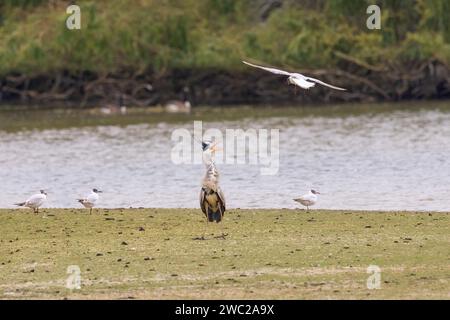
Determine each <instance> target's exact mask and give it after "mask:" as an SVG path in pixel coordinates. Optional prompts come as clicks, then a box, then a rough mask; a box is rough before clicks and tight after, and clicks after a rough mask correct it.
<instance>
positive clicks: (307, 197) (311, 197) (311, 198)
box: [294, 189, 320, 212]
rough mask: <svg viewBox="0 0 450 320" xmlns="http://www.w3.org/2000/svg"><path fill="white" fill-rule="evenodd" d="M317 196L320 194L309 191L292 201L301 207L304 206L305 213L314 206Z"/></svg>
mask: <svg viewBox="0 0 450 320" xmlns="http://www.w3.org/2000/svg"><path fill="white" fill-rule="evenodd" d="M318 194H320V192H318V191H316V190H313V189H311V190H310V191H309V192H308V193H307V194H304V195H302V196H301V197H299V198H297V199H294V201H297V202H300V203H301V204H302V205H304V206H305V207H306V212H308V211H309V207H310V206H313V205H315V204H316V202H317V195H318Z"/></svg>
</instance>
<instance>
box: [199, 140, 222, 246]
mask: <svg viewBox="0 0 450 320" xmlns="http://www.w3.org/2000/svg"><path fill="white" fill-rule="evenodd" d="M216 145H217V143H215V142H211V141H203V142H202V149H203V163H204V164H205V166H206V173H205V176H204V178H203V180H202V188H201V190H200V208H201V209H202V212H203V213H204V215H205V221H206V224H205V228H207V226H208V222H216V223H219V222H221V221H222V220H223V215H224V213H225V196H224V194H223V192H222V190H221V189H220V186H219V172H218V171H217V167H216V164H215V162H214V157H215V152H216V151H217V150H218V149H217V146H216ZM205 231H206V229H205ZM225 236H226V234H224V233H223V229H222V235H221V236H219V237H217V238H223V239H225ZM197 239H200V240H204V239H205V236H204V234H203V236H202V237H201V238H197Z"/></svg>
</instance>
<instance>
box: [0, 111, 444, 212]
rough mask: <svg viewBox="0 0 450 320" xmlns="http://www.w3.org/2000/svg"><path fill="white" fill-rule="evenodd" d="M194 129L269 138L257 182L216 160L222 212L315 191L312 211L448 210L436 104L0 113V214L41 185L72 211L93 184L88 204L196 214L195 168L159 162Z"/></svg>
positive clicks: (254, 170)
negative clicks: (273, 135)
mask: <svg viewBox="0 0 450 320" xmlns="http://www.w3.org/2000/svg"><path fill="white" fill-rule="evenodd" d="M194 121H202V123H203V128H204V129H205V130H206V129H210V128H216V129H218V130H219V131H220V132H223V133H225V131H226V129H242V130H248V129H255V130H259V129H278V130H279V133H280V134H279V151H280V152H279V163H278V165H279V168H278V172H277V174H275V175H261V168H262V165H259V164H255V165H252V164H248V163H247V164H229V163H219V164H218V166H219V170H220V173H221V186H222V188H223V189H224V191H225V194H226V197H227V206H228V207H229V208H295V207H296V204H295V202H294V201H292V199H293V198H295V197H297V196H299V195H301V194H303V193H305V192H306V191H307V190H308V189H310V188H316V189H318V190H319V191H320V192H321V193H322V195H321V196H320V199H319V202H318V204H317V208H324V209H361V210H379V209H381V210H426V211H447V210H448V208H450V189H449V188H448V186H450V164H449V161H448V150H450V131H449V130H450V129H449V128H450V105H449V104H448V103H446V102H443V103H436V102H423V103H408V104H355V105H346V106H328V107H320V108H316V107H314V108H308V107H302V108H299V107H283V108H280V107H277V108H262V107H257V108H256V107H245V106H243V107H237V108H226V112H224V109H215V108H214V109H210V108H194V111H193V113H192V114H190V115H181V114H174V115H169V114H164V113H161V112H159V113H158V112H156V111H155V112H149V111H148V110H147V109H145V110H141V111H139V110H131V111H130V112H129V113H128V114H127V115H124V116H122V115H115V116H105V115H101V114H98V113H96V112H95V111H93V110H90V111H79V110H78V111H75V110H52V111H29V110H24V111H22V112H18V111H14V112H9V111H5V112H0V150H1V152H0V177H1V180H2V192H1V193H0V207H2V208H13V207H14V206H13V203H16V202H20V201H24V200H25V199H24V197H26V196H28V195H31V194H34V193H36V192H37V191H39V190H40V189H43V188H44V189H46V190H47V191H48V193H49V198H48V203H47V206H48V207H59V208H64V207H66V208H67V207H75V208H77V207H78V206H79V204H78V203H77V202H76V200H75V199H76V198H77V197H79V196H82V195H84V194H85V193H86V192H88V191H89V190H90V189H92V188H99V189H100V190H103V191H104V193H103V194H102V197H101V200H100V202H99V206H100V207H109V208H114V207H126V208H128V207H134V208H137V207H162V208H177V207H188V208H197V207H198V193H199V188H200V180H201V177H202V176H203V174H204V169H203V165H202V164H201V163H192V164H182V165H179V164H175V163H174V162H173V161H172V158H171V154H172V149H173V147H174V145H175V142H174V141H173V140H172V139H171V137H172V134H173V132H174V131H175V130H177V129H186V130H188V131H193V128H194ZM222 146H223V147H224V148H225V149H226V141H222ZM192 148H199V149H200V146H199V145H198V144H196V143H194V142H192ZM225 151H226V150H224V152H222V153H219V154H218V155H217V157H218V158H220V157H221V156H222V155H223V154H224V153H225Z"/></svg>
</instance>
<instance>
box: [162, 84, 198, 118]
mask: <svg viewBox="0 0 450 320" xmlns="http://www.w3.org/2000/svg"><path fill="white" fill-rule="evenodd" d="M188 92H189V88H187V87H185V88H183V100H170V101H168V102H167V103H166V104H165V105H164V109H165V110H166V112H168V113H190V112H191V109H192V105H191V103H190V101H189V99H188Z"/></svg>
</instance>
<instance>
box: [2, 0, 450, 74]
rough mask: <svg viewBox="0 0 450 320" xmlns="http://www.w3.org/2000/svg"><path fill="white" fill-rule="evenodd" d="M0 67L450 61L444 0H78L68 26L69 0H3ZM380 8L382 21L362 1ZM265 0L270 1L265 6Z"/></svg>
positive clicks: (41, 69) (102, 69) (158, 68)
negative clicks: (77, 16) (374, 20)
mask: <svg viewBox="0 0 450 320" xmlns="http://www.w3.org/2000/svg"><path fill="white" fill-rule="evenodd" d="M2 2H3V4H2V5H1V7H0V9H1V11H0V12H1V16H0V39H2V41H1V42H0V75H7V74H11V73H20V74H25V75H28V76H31V75H36V74H47V73H54V72H59V71H61V70H66V71H68V72H71V73H76V72H93V73H100V74H102V73H115V72H120V71H123V70H128V71H129V70H132V71H133V72H134V71H143V70H148V69H150V70H152V71H155V72H162V73H164V72H166V71H167V70H174V69H189V70H191V69H210V68H214V69H219V70H229V71H232V70H244V68H245V67H244V66H242V65H241V63H240V61H241V59H242V58H248V57H250V58H253V59H255V60H256V61H264V62H266V63H270V64H274V65H279V66H289V67H291V68H307V69H320V68H327V69H330V68H335V67H337V66H338V65H339V64H340V63H342V62H343V61H347V60H348V58H349V57H350V58H351V59H357V60H358V61H360V62H362V63H365V64H368V65H372V66H373V68H377V67H378V68H382V67H383V66H384V65H385V64H386V63H407V62H410V61H424V60H428V59H437V60H439V61H441V62H442V63H445V64H447V65H448V64H449V62H450V14H449V12H450V2H448V1H447V0H414V1H411V0H378V1H349V0H330V1H325V0H319V1H308V0H301V1H289V0H285V1H281V2H280V3H282V6H281V7H279V8H275V7H274V9H273V10H269V9H267V8H266V7H267V6H268V5H269V4H270V3H272V2H273V1H270V0H183V1H176V0H164V1H155V0H145V1H130V0H126V1H92V0H80V1H77V2H76V3H77V4H78V5H80V7H81V12H82V29H81V30H79V31H70V30H68V29H67V28H66V27H65V19H66V18H67V15H66V13H65V9H66V7H67V5H68V3H69V2H68V1H62V0H61V1H58V0H53V1H50V0H21V1H12V0H5V1H2ZM373 3H377V4H379V5H380V6H381V8H382V29H381V30H379V31H378V30H375V31H373V30H368V29H367V28H366V19H367V17H368V15H367V14H366V8H367V6H368V5H370V4H373ZM264 8H266V9H264Z"/></svg>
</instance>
